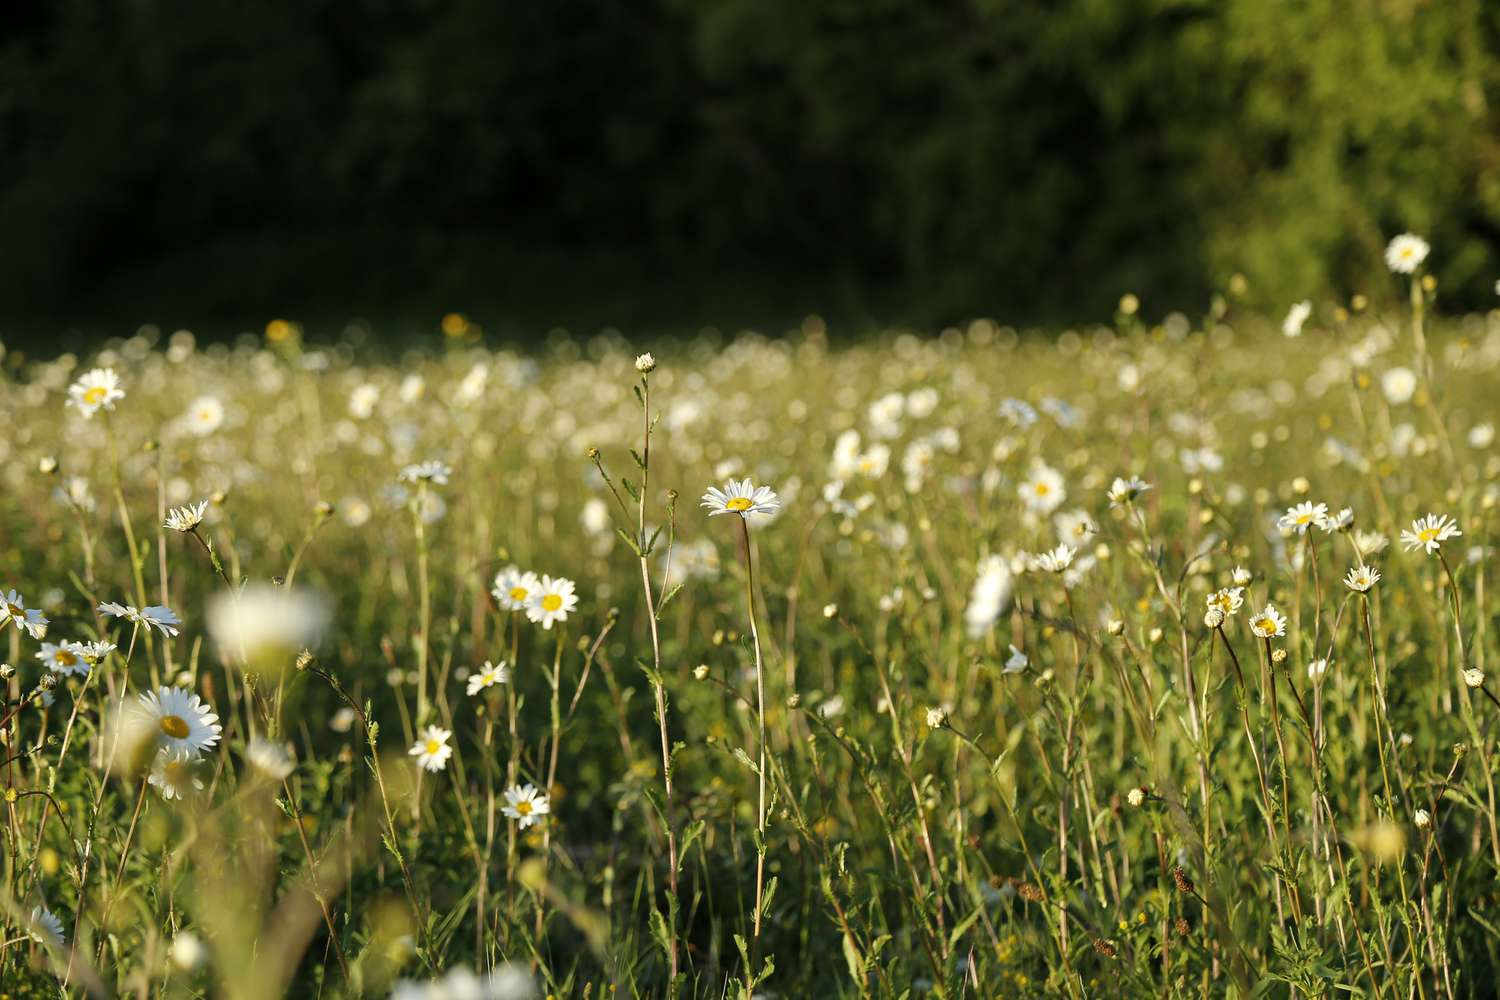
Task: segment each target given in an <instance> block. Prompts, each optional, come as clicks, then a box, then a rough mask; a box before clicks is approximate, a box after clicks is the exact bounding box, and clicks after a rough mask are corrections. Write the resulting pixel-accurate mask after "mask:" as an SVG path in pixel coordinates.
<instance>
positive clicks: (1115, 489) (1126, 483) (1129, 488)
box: [1107, 476, 1151, 507]
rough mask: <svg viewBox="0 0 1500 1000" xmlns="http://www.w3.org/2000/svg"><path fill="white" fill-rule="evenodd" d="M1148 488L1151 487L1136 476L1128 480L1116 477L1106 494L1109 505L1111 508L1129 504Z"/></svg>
mask: <svg viewBox="0 0 1500 1000" xmlns="http://www.w3.org/2000/svg"><path fill="white" fill-rule="evenodd" d="M1150 488H1151V485H1150V484H1149V483H1147V482H1145V481H1144V480H1142V479H1140V478H1139V477H1138V476H1131V477H1130V478H1129V479H1122V478H1120V477H1119V476H1116V477H1115V481H1114V482H1113V483H1110V485H1109V493H1108V494H1107V496H1108V497H1109V505H1110V506H1111V507H1118V506H1120V505H1121V504H1127V503H1130V502H1131V501H1132V500H1134V499H1135V498H1136V497H1138V496H1140V495H1141V494H1142V493H1144V492H1146V491H1147V490H1149V489H1150Z"/></svg>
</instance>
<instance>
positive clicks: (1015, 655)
mask: <svg viewBox="0 0 1500 1000" xmlns="http://www.w3.org/2000/svg"><path fill="white" fill-rule="evenodd" d="M1030 662H1031V660H1029V659H1028V658H1027V656H1026V654H1025V653H1023V652H1021V651H1020V650H1019V649H1017V648H1016V647H1015V646H1014V645H1012V646H1011V647H1010V656H1009V657H1007V658H1006V660H1005V666H1003V667H1001V668H1000V671H1001V673H1006V674H1018V673H1020V672H1021V671H1023V670H1025V669H1026V665H1027V664H1029V663H1030Z"/></svg>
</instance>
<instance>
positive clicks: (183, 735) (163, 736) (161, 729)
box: [136, 687, 224, 757]
mask: <svg viewBox="0 0 1500 1000" xmlns="http://www.w3.org/2000/svg"><path fill="white" fill-rule="evenodd" d="M136 713H137V714H138V716H139V717H140V718H141V719H142V720H143V721H144V722H145V723H146V724H147V725H148V726H149V730H150V732H151V733H152V734H153V735H154V736H155V737H156V742H157V743H158V744H159V745H160V746H161V748H162V749H163V750H167V751H175V750H181V751H183V752H185V753H188V754H190V755H192V756H195V757H196V756H197V755H198V754H201V753H202V752H203V751H204V750H207V749H208V748H209V747H211V746H213V745H214V744H215V743H217V742H219V734H220V733H222V732H223V731H224V727H223V726H221V725H219V717H218V716H217V715H215V714H214V713H213V712H212V711H211V710H210V708H209V705H208V702H206V701H204V700H203V699H202V698H199V697H198V696H197V695H196V694H194V693H193V692H191V691H185V690H183V689H182V688H176V687H172V688H169V687H159V688H157V689H156V690H155V691H147V692H146V693H145V694H143V695H141V696H140V701H139V703H138V704H137V706H136Z"/></svg>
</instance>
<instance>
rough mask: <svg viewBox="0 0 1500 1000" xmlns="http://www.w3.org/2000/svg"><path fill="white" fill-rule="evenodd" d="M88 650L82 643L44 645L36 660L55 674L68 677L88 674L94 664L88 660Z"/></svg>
mask: <svg viewBox="0 0 1500 1000" xmlns="http://www.w3.org/2000/svg"><path fill="white" fill-rule="evenodd" d="M87 653H88V650H87V649H86V647H85V646H84V644H83V643H81V642H69V641H68V640H67V639H64V640H63V641H62V642H58V643H52V642H44V643H42V648H41V650H40V651H39V652H38V653H37V654H36V658H37V659H38V660H41V661H42V665H43V666H44V667H46V668H47V669H48V670H50V671H52V672H53V673H55V674H61V675H63V676H65V677H66V676H68V675H70V674H79V675H82V674H86V673H88V672H89V666H90V664H91V663H92V662H93V661H91V660H90V659H89V658H88V655H87Z"/></svg>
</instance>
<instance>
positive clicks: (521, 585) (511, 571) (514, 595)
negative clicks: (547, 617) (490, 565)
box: [490, 566, 542, 611]
mask: <svg viewBox="0 0 1500 1000" xmlns="http://www.w3.org/2000/svg"><path fill="white" fill-rule="evenodd" d="M541 586H542V581H541V578H540V577H538V576H537V575H536V574H535V573H532V572H530V571H529V570H528V571H526V572H524V573H523V572H522V571H521V570H520V569H518V568H516V567H515V566H507V567H505V569H502V570H501V571H500V572H499V573H497V574H495V586H494V587H493V588H492V589H491V590H490V593H491V594H493V595H495V601H496V602H497V603H498V604H499V605H500V606H501V607H502V608H504V609H505V610H506V611H525V610H526V602H527V601H529V600H531V595H532V594H534V593H536V592H537V590H538V589H540V588H541Z"/></svg>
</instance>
